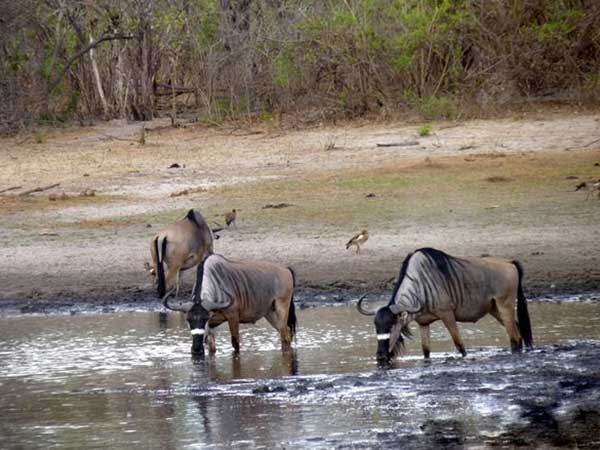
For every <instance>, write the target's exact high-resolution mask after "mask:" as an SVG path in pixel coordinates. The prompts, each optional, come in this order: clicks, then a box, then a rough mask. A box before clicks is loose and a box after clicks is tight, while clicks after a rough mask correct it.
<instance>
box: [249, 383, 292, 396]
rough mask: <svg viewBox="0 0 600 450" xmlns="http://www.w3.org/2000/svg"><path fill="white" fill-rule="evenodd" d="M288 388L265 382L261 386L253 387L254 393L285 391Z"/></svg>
mask: <svg viewBox="0 0 600 450" xmlns="http://www.w3.org/2000/svg"><path fill="white" fill-rule="evenodd" d="M285 391H286V388H285V386H283V385H280V384H278V385H275V386H269V385H267V384H263V385H260V386H257V387H255V388H254V389H252V393H253V394H270V393H273V392H285Z"/></svg>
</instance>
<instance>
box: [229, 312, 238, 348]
mask: <svg viewBox="0 0 600 450" xmlns="http://www.w3.org/2000/svg"><path fill="white" fill-rule="evenodd" d="M227 321H228V323H229V332H230V333H231V346H232V347H233V353H236V354H237V353H239V352H240V321H239V319H238V318H237V317H230V318H228V319H227Z"/></svg>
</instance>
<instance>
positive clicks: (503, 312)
mask: <svg viewBox="0 0 600 450" xmlns="http://www.w3.org/2000/svg"><path fill="white" fill-rule="evenodd" d="M513 308H514V306H513V302H510V304H509V305H504V304H502V305H498V310H499V314H500V317H501V319H502V321H501V323H503V324H504V328H506V332H507V333H508V337H509V338H510V349H511V351H512V352H513V353H518V352H520V351H521V350H523V339H521V333H519V327H518V326H517V322H516V321H515V313H514V312H513Z"/></svg>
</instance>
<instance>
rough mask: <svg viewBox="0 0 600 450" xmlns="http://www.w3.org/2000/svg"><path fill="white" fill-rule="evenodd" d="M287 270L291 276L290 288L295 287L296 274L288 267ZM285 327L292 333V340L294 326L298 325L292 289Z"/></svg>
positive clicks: (294, 331) (294, 332)
mask: <svg viewBox="0 0 600 450" xmlns="http://www.w3.org/2000/svg"><path fill="white" fill-rule="evenodd" d="M288 270H289V271H290V273H291V274H292V286H293V288H295V287H296V274H295V273H294V271H293V270H292V268H291V267H288ZM287 325H288V327H290V332H291V333H292V338H293V337H294V336H295V335H296V326H297V325H298V318H297V317H296V306H295V305H294V291H293V289H292V300H291V301H290V310H289V311H288V320H287Z"/></svg>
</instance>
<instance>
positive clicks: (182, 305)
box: [163, 288, 194, 312]
mask: <svg viewBox="0 0 600 450" xmlns="http://www.w3.org/2000/svg"><path fill="white" fill-rule="evenodd" d="M174 292H175V288H173V289H171V290H170V291H169V292H167V293H166V294H165V296H164V297H163V305H165V308H167V309H170V310H171V311H181V312H188V311H189V310H190V309H192V306H194V303H193V302H186V303H180V304H178V305H171V304H170V303H169V297H170V296H171V295H173V293H174Z"/></svg>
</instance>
